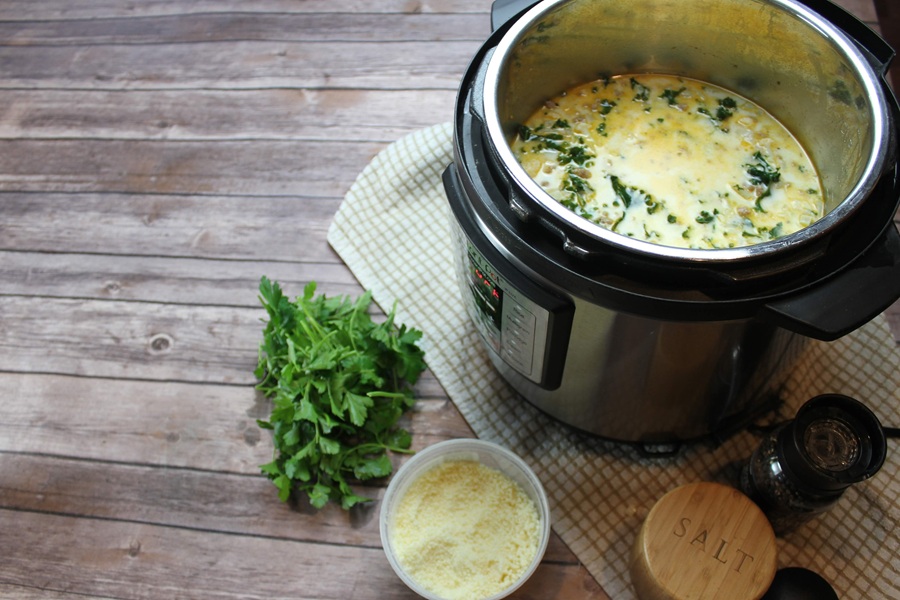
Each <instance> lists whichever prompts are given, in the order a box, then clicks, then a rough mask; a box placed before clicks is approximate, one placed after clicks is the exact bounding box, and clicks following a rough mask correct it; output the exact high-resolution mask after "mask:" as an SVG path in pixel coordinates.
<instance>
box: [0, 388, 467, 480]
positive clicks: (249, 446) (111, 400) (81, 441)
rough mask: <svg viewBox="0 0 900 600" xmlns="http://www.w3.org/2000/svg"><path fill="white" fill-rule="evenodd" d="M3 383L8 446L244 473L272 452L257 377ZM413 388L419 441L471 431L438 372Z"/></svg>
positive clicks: (4, 448)
mask: <svg viewBox="0 0 900 600" xmlns="http://www.w3.org/2000/svg"><path fill="white" fill-rule="evenodd" d="M0 393H2V394H0V397H2V398H6V399H8V400H11V399H15V400H16V401H15V402H12V401H7V402H5V403H4V407H3V419H2V421H0V452H6V453H24V454H36V455H41V456H57V457H69V458H77V459H80V460H84V461H99V462H101V463H110V462H114V463H124V464H130V465H144V466H153V467H160V468H172V469H193V470H198V471H209V472H213V471H215V472H219V473H228V474H236V475H243V476H247V475H257V474H259V468H258V467H259V465H260V464H262V463H265V462H269V461H270V460H271V459H272V456H271V454H272V444H271V441H270V439H269V437H268V433H267V432H266V431H264V430H262V429H260V428H259V427H258V426H257V424H256V419H260V418H266V417H268V415H269V411H270V410H271V407H270V403H269V401H268V400H266V399H265V398H264V397H263V396H262V394H261V393H259V392H258V391H256V390H255V389H254V388H253V387H252V384H248V385H243V386H229V385H216V384H207V385H192V384H186V383H176V382H171V381H164V382H147V381H128V380H114V379H102V378H91V377H72V376H63V375H49V374H27V373H25V374H15V373H0ZM415 394H416V399H417V402H416V405H415V406H414V407H413V409H412V410H411V411H410V412H408V413H407V414H406V415H405V416H404V417H403V419H402V420H401V426H402V427H404V428H405V429H407V430H408V431H410V433H412V436H413V449H414V450H418V449H421V448H424V447H426V446H429V445H431V444H433V443H435V442H437V441H440V440H443V439H448V438H456V437H471V436H472V433H471V429H470V428H469V426H468V425H467V424H466V422H465V420H464V419H463V418H462V416H460V414H459V412H458V411H457V410H456V408H455V407H454V406H453V404H452V403H451V402H450V401H449V400H448V399H447V397H446V394H444V392H443V390H442V389H441V388H440V385H439V384H438V383H437V382H436V380H435V379H434V377H433V375H431V374H430V372H429V373H428V374H427V375H423V378H422V380H421V381H420V383H419V384H418V385H417V386H416V388H415ZM395 459H396V464H400V463H401V462H402V461H403V457H401V456H396V457H395ZM4 460H5V459H4ZM7 473H8V474H9V473H12V472H7ZM0 481H7V479H6V477H2V478H0ZM4 485H5V484H4ZM379 485H380V484H379Z"/></svg>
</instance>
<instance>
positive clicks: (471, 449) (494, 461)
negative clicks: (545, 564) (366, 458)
mask: <svg viewBox="0 0 900 600" xmlns="http://www.w3.org/2000/svg"><path fill="white" fill-rule="evenodd" d="M457 460H469V461H475V462H479V463H481V464H483V465H485V466H487V467H490V468H492V469H495V470H497V471H500V472H501V473H504V474H505V475H507V476H508V477H510V478H511V479H512V480H513V481H515V482H516V483H517V484H518V485H519V486H520V487H521V488H522V490H523V491H524V492H525V494H526V495H527V496H528V497H529V498H530V499H531V501H532V502H534V505H535V507H536V508H537V511H538V517H539V519H540V523H539V537H538V545H537V552H536V553H535V556H534V558H533V559H532V561H531V563H530V564H529V566H528V568H526V569H525V571H524V572H523V573H522V575H521V576H520V577H519V578H518V579H517V580H516V581H515V582H513V583H512V584H511V585H510V586H509V587H507V588H506V589H504V590H502V591H500V592H498V593H496V594H494V595H492V596H489V597H487V598H484V599H483V600H499V599H500V598H505V597H507V596H509V595H510V594H512V593H513V592H514V591H515V590H516V589H518V588H519V587H521V586H522V584H523V583H525V581H527V580H528V578H529V577H531V575H532V574H533V573H534V571H535V569H537V566H538V565H539V564H540V562H541V560H542V559H543V557H544V552H545V551H546V549H547V543H548V541H549V539H550V508H549V505H548V503H547V495H546V493H545V492H544V488H543V486H542V485H541V482H540V480H539V479H538V478H537V476H536V475H535V474H534V472H533V471H532V470H531V469H530V468H529V467H528V465H527V464H525V462H524V461H523V460H522V459H521V458H519V457H518V456H516V455H515V454H514V453H513V452H510V451H509V450H507V449H506V448H503V447H502V446H498V445H497V444H493V443H491V442H485V441H482V440H475V439H457V440H448V441H445V442H439V443H437V444H434V445H432V446H429V447H428V448H425V449H424V450H422V451H420V452H418V453H417V454H415V455H414V456H413V457H412V458H410V459H409V460H408V461H407V462H406V463H405V464H404V465H403V466H402V467H401V468H400V469H399V470H398V471H397V472H396V474H395V475H394V477H393V479H392V480H391V483H390V485H388V488H387V491H386V492H385V495H384V499H383V500H382V502H381V514H380V518H379V520H380V527H381V542H382V545H383V547H384V552H385V554H386V555H387V559H388V562H390V564H391V567H392V568H393V569H394V572H396V573H397V575H398V576H399V577H400V579H402V580H403V582H404V583H405V584H406V585H407V586H409V588H410V589H412V590H413V591H414V592H416V593H417V594H419V595H420V596H422V597H423V598H428V599H429V600H446V599H445V598H443V597H442V596H438V595H435V594H434V593H433V592H430V591H428V590H426V589H424V588H423V587H422V586H421V585H420V584H419V583H418V582H417V581H416V580H415V579H413V578H412V577H411V576H410V575H409V574H408V573H407V572H406V571H405V570H404V568H403V567H402V566H401V564H400V562H399V560H398V558H397V556H396V553H395V549H394V546H393V543H392V527H393V525H394V522H393V517H394V513H395V511H396V508H397V506H398V504H399V503H400V501H401V500H402V498H403V496H404V495H405V494H406V492H407V490H409V487H410V486H411V485H412V484H413V483H414V482H415V481H416V479H418V478H419V477H420V476H421V475H422V474H423V473H425V472H426V471H428V470H430V469H431V468H433V467H436V466H438V465H439V464H441V463H443V462H447V461H457ZM472 600H476V599H472Z"/></svg>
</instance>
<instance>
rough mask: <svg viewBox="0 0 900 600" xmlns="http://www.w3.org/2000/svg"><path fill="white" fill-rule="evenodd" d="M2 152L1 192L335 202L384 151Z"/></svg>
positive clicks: (183, 147) (15, 146)
mask: <svg viewBox="0 0 900 600" xmlns="http://www.w3.org/2000/svg"><path fill="white" fill-rule="evenodd" d="M3 147H4V151H3V152H2V153H0V192H42V193H47V192H66V193H70V194H71V193H78V192H104V193H110V192H123V193H137V194H190V195H217V194H227V195H234V196H237V195H244V196H289V197H295V196H300V195H303V196H328V197H335V196H343V195H344V193H345V192H346V191H347V188H348V187H349V183H350V182H352V181H353V179H354V178H355V177H356V175H357V174H358V173H359V172H360V171H361V170H362V169H363V168H364V167H365V166H366V165H367V164H368V163H369V161H370V160H371V159H372V158H373V157H374V156H375V154H377V152H378V151H379V150H381V149H382V148H383V147H384V144H382V143H375V142H356V143H350V142H312V141H306V140H295V141H267V140H263V141H255V140H247V141H231V140H229V141H214V142H212V141H211V142H187V141H175V142H173V141H166V140H161V141H143V140H139V141H130V140H126V141H122V140H91V139H86V140H8V141H6V142H4V144H3ZM5 202H6V201H5V200H4V203H5ZM300 220H301V219H298V221H300Z"/></svg>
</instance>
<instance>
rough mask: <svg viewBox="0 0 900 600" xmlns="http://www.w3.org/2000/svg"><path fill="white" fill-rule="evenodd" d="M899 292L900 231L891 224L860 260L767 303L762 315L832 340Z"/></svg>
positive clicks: (878, 310)
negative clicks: (824, 279) (818, 283)
mask: <svg viewBox="0 0 900 600" xmlns="http://www.w3.org/2000/svg"><path fill="white" fill-rule="evenodd" d="M898 298H900V233H898V232H897V228H896V227H894V226H893V225H889V226H888V228H887V231H886V232H885V234H884V235H882V236H881V239H880V240H879V241H877V242H876V243H875V244H874V246H873V247H872V248H871V249H870V250H869V251H868V252H867V253H866V254H865V255H863V256H862V257H860V258H859V259H858V261H857V262H855V263H854V264H852V265H851V266H850V267H849V268H847V269H846V270H845V271H843V272H841V273H839V274H837V275H836V276H835V277H834V278H832V279H830V280H829V281H828V282H826V283H825V284H824V285H821V286H817V287H815V288H813V289H812V290H810V291H807V292H805V293H801V294H799V295H797V296H792V297H790V298H788V299H786V300H782V301H778V302H773V303H770V304H767V305H766V306H765V308H764V310H763V315H762V316H763V318H765V319H766V320H768V321H770V322H773V323H774V324H776V325H778V326H780V327H784V328H785V329H788V330H790V331H794V332H797V333H799V334H801V335H805V336H807V337H811V338H815V339H818V340H822V341H826V342H830V341H833V340H836V339H838V338H839V337H841V336H844V335H846V334H848V333H850V332H851V331H853V330H855V329H858V328H859V327H861V326H862V325H864V324H866V323H868V322H869V321H870V320H872V319H874V318H875V317H876V316H877V315H878V314H879V313H881V311H883V310H884V309H886V308H887V307H889V306H890V305H891V304H893V303H894V302H895V301H896V300H897V299H898Z"/></svg>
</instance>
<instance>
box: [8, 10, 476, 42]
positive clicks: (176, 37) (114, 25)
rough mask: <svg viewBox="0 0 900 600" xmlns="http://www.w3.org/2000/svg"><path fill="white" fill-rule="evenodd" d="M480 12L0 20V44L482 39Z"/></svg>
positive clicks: (236, 12)
mask: <svg viewBox="0 0 900 600" xmlns="http://www.w3.org/2000/svg"><path fill="white" fill-rule="evenodd" d="M489 34H490V19H489V18H488V17H487V16H486V15H483V14H471V13H469V14H466V13H460V14H440V15H435V14H427V13H372V12H367V11H366V12H363V11H360V12H353V13H334V12H326V13H311V12H306V13H300V14H291V13H261V12H243V11H234V12H222V11H218V12H214V13H202V14H181V15H171V16H154V17H141V18H135V17H133V16H129V17H106V18H96V19H79V20H69V19H61V20H52V21H50V20H40V21H38V20H33V21H21V20H20V21H4V20H0V46H7V45H8V46H32V45H33V46H81V45H85V44H89V45H110V44H126V45H127V44H140V45H159V44H185V43H198V42H200V43H210V42H226V41H227V42H235V41H282V42H297V41H300V42H342V43H344V42H346V43H353V42H387V43H390V42H398V41H403V42H412V41H426V42H446V41H484V39H486V38H487V37H488V35H489Z"/></svg>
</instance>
